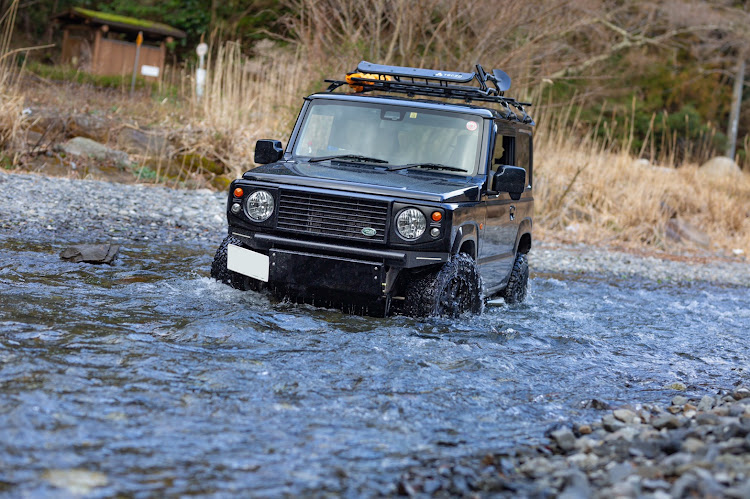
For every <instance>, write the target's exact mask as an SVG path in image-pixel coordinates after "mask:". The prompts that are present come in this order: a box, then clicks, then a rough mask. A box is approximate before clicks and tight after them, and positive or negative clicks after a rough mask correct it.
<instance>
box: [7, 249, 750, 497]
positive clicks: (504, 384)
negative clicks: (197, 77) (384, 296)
mask: <svg viewBox="0 0 750 499" xmlns="http://www.w3.org/2000/svg"><path fill="white" fill-rule="evenodd" d="M0 247H2V251H1V252H0V297H2V305H1V306H0V423H1V424H0V493H3V492H4V493H6V494H9V495H12V496H16V495H22V494H45V493H53V492H54V491H56V490H57V491H59V489H60V488H62V489H65V490H67V492H68V493H71V494H76V493H83V494H91V495H93V496H99V495H101V496H109V495H114V494H135V493H147V494H148V493H153V494H156V495H164V494H170V495H179V494H232V493H239V492H242V493H248V492H252V493H253V494H256V495H261V496H265V495H278V494H283V493H291V494H299V493H303V492H311V491H318V492H332V493H344V494H346V495H358V494H362V493H364V494H372V493H376V492H378V491H387V490H388V489H387V486H388V485H389V484H390V483H392V482H393V479H394V477H395V476H397V475H398V473H399V471H400V470H401V469H403V468H404V467H405V466H407V465H409V464H412V463H414V462H415V460H416V459H418V458H420V457H436V456H447V455H461V454H467V453H477V452H481V451H484V450H492V449H498V448H502V447H507V446H510V445H513V444H518V443H522V442H532V441H534V440H537V439H539V438H541V435H542V433H543V431H544V429H545V428H546V427H547V426H549V425H550V424H551V423H554V422H558V421H566V420H570V419H574V418H576V419H586V418H593V417H594V416H595V414H594V413H593V412H592V411H591V410H590V409H581V402H582V401H585V400H587V399H591V398H597V399H604V400H608V401H610V402H612V403H615V404H618V403H621V404H627V403H636V402H650V401H659V402H663V401H665V400H667V399H668V398H669V397H670V396H671V395H672V394H673V392H672V391H670V390H669V389H667V388H666V387H667V385H670V384H672V383H674V382H678V381H679V382H682V383H685V384H686V385H687V387H688V392H689V393H690V394H701V393H704V392H711V391H714V390H716V389H719V388H726V387H729V386H732V385H733V384H734V383H735V382H736V381H738V380H743V381H744V382H746V383H747V382H748V373H747V372H746V370H745V369H746V366H748V365H750V363H749V360H750V359H749V355H748V350H747V347H746V345H747V340H748V339H747V333H746V330H747V329H748V325H750V293H748V290H747V289H737V288H727V289H724V288H719V287H713V286H709V285H694V286H664V285H656V284H654V283H648V282H637V281H633V280H629V281H614V282H612V281H607V280H596V279H588V280H573V279H570V278H567V277H563V276H557V277H554V276H536V277H535V278H534V279H532V282H531V286H532V287H531V292H530V297H529V299H528V302H527V303H526V304H524V305H521V306H517V307H510V308H509V307H499V308H488V309H487V310H486V312H485V313H484V314H483V315H481V316H478V317H463V318H460V319H456V320H450V319H430V320H426V321H417V320H414V319H410V318H405V317H392V318H387V319H376V318H370V317H356V316H349V315H345V314H342V313H339V312H337V311H334V310H325V309H316V308H312V307H307V306H298V305H292V304H288V303H277V302H274V301H272V300H269V298H267V297H265V296H263V295H258V294H255V293H252V292H247V293H242V292H239V291H235V290H233V289H231V288H229V287H227V286H224V285H221V284H218V283H216V282H215V281H212V280H211V279H210V278H208V277H207V275H208V268H209V266H210V261H211V257H212V253H213V246H211V247H208V246H206V247H203V246H191V247H187V248H180V247H176V246H169V247H164V246H162V245H159V244H155V243H154V244H150V245H143V246H130V247H126V248H123V250H122V252H121V256H120V259H119V260H118V261H117V263H116V265H114V266H112V267H110V266H90V265H85V264H70V263H65V262H61V261H60V260H59V258H58V256H57V254H58V253H59V251H60V250H61V249H62V247H50V246H46V245H34V244H29V243H25V242H21V241H8V240H5V241H3V240H0Z"/></svg>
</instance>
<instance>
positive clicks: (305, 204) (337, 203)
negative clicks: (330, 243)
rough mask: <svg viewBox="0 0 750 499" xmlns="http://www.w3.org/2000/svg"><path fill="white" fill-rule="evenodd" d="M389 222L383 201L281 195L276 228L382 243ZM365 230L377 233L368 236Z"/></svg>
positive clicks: (297, 193)
mask: <svg viewBox="0 0 750 499" xmlns="http://www.w3.org/2000/svg"><path fill="white" fill-rule="evenodd" d="M387 221H388V203H387V202H384V201H373V200H370V199H358V198H348V197H341V196H328V195H324V194H312V193H305V192H297V191H282V192H281V194H280V198H279V216H278V219H277V222H276V224H277V225H276V226H277V228H279V229H282V230H288V231H294V232H305V233H308V234H316V235H321V236H330V237H339V238H345V239H360V240H367V241H381V242H382V241H385V227H386V223H387ZM363 229H374V230H375V234H374V235H371V236H368V235H366V234H365V233H363V232H362V230H363ZM365 232H370V231H368V230H365Z"/></svg>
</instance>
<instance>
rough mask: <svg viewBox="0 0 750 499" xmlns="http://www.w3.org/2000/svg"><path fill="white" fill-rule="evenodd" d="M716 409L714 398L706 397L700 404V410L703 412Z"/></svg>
mask: <svg viewBox="0 0 750 499" xmlns="http://www.w3.org/2000/svg"><path fill="white" fill-rule="evenodd" d="M713 407H714V398H713V397H711V396H708V395H704V396H703V397H702V398H701V401H700V402H699V403H698V410H699V411H701V412H705V411H710V410H711V409H713Z"/></svg>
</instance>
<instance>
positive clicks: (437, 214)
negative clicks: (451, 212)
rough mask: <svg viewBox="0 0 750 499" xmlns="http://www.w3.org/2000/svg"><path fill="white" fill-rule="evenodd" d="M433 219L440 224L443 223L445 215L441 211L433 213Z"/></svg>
mask: <svg viewBox="0 0 750 499" xmlns="http://www.w3.org/2000/svg"><path fill="white" fill-rule="evenodd" d="M432 219H433V220H434V221H435V222H439V221H441V220H442V219H443V214H442V213H440V212H439V211H433V212H432Z"/></svg>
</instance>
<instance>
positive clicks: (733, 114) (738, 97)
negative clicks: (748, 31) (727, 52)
mask: <svg viewBox="0 0 750 499" xmlns="http://www.w3.org/2000/svg"><path fill="white" fill-rule="evenodd" d="M744 84H745V54H744V52H742V53H740V57H739V61H738V62H737V75H736V76H735V77H734V90H733V91H732V110H731V111H730V112H729V129H728V130H727V137H728V138H729V144H728V145H727V153H726V155H727V157H729V158H731V159H732V160H734V154H735V152H736V151H737V129H738V128H739V125H740V105H741V104H742V86H743V85H744Z"/></svg>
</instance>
